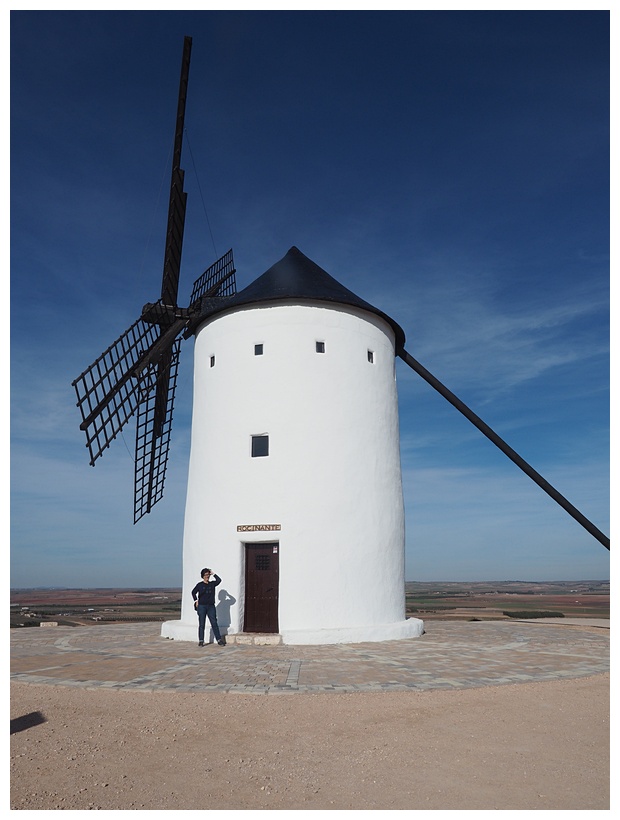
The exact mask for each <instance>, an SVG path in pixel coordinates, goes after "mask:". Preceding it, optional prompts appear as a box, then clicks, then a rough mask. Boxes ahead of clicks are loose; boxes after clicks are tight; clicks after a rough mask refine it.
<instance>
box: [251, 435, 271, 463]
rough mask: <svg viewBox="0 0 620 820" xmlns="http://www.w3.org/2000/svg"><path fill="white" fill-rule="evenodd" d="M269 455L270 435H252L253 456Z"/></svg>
mask: <svg viewBox="0 0 620 820" xmlns="http://www.w3.org/2000/svg"><path fill="white" fill-rule="evenodd" d="M268 455H269V436H252V458H259V457H261V456H268Z"/></svg>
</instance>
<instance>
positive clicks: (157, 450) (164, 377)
mask: <svg viewBox="0 0 620 820" xmlns="http://www.w3.org/2000/svg"><path fill="white" fill-rule="evenodd" d="M191 51H192V39H191V37H186V38H185V40H184V43H183V58H182V62H181V79H180V81H179V97H178V102H177V118H176V125H175V131H174V152H173V155H172V178H171V180H170V200H169V204H168V227H167V230H166V246H165V251H164V271H163V275H162V283H161V304H162V305H163V307H164V309H165V308H173V309H174V308H176V306H177V296H178V292H179V276H180V272H181V253H182V250H183V233H184V231H185V210H186V204H187V194H186V193H185V191H184V190H183V184H184V180H185V172H184V171H183V170H182V168H181V153H182V150H183V129H184V127H185V104H186V100H187V84H188V80H189V62H190V56H191ZM171 313H172V314H173V315H174V312H173V311H171ZM172 318H173V317H172V316H171V317H170V319H167V318H166V317H165V316H162V317H161V318H160V319H159V321H160V338H161V339H162V341H163V339H164V338H166V339H167V338H169V336H170V335H172V334H170V333H169V328H167V327H166V325H167V324H173V323H172ZM177 335H178V334H174V338H176V336H177ZM173 343H174V340H173ZM178 364H179V346H178V345H176V346H175V348H174V352H173V349H172V348H170V347H166V349H164V350H163V351H162V354H161V357H160V359H159V361H158V362H157V364H152V365H150V366H149V368H148V369H147V372H146V373H145V372H144V371H143V373H142V374H141V377H140V386H139V389H138V391H137V392H138V399H139V403H138V423H137V425H136V450H135V453H136V460H135V471H136V472H135V483H134V523H136V521H138V520H139V519H140V518H141V517H142V515H144V514H145V513H148V512H150V511H151V509H152V507H153V505H154V504H156V503H157V501H158V500H159V499H160V498H161V496H162V493H163V482H164V477H165V474H166V465H167V460H168V450H169V447H170V425H171V423H172V408H173V405H174V393H175V389H176V373H177V369H178ZM153 378H154V379H155V384H154V387H155V395H154V396H151V392H152V387H153V384H152V381H153Z"/></svg>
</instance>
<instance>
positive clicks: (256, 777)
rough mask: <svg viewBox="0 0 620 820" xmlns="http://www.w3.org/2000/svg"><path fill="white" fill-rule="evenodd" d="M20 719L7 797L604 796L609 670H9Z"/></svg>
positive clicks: (374, 803) (245, 802)
mask: <svg viewBox="0 0 620 820" xmlns="http://www.w3.org/2000/svg"><path fill="white" fill-rule="evenodd" d="M37 713H39V714H37ZM11 731H12V735H11V808H12V809H25V810H54V809H66V810H82V809H104V810H106V809H107V810H111V809H117V810H118V809H121V810H123V809H130V810H131V809H133V810H136V809H146V810H151V809H160V810H162V809H163V810H173V809H207V808H208V809H211V810H213V809H225V810H234V809H238V810H239V809H242V810H278V809H331V810H345V809H349V810H350V809H358V810H359V809H366V810H381V809H388V810H394V809H398V810H402V809H417V810H420V809H444V810H455V809H458V810H463V809H482V810H484V809H487V810H493V809H499V810H507V809H511V810H517V809H521V810H527V809H556V810H557V809H563V810H571V809H603V810H604V809H608V808H609V676H608V675H600V676H595V677H590V678H580V679H576V680H557V681H549V682H542V683H524V684H517V685H507V686H495V687H484V688H479V689H462V690H457V691H443V690H429V691H422V692H386V693H377V694H371V693H368V694H366V693H364V694H342V695H336V694H300V693H296V694H285V695H234V694H230V693H229V694H222V693H204V694H201V693H195V694H194V693H191V694H188V693H179V694H177V693H174V692H158V693H148V692H136V691H133V692H129V691H118V690H116V691H111V690H106V689H102V688H99V689H91V690H86V689H74V688H71V687H61V686H47V685H45V686H44V685H41V686H39V685H30V684H20V683H16V684H13V685H12V687H11Z"/></svg>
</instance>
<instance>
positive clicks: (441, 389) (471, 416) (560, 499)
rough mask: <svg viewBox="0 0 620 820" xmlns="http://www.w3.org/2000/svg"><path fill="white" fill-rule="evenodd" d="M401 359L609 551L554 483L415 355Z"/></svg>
mask: <svg viewBox="0 0 620 820" xmlns="http://www.w3.org/2000/svg"><path fill="white" fill-rule="evenodd" d="M398 356H400V358H401V359H402V360H403V361H404V362H405V363H406V364H408V365H409V367H411V368H412V370H415V372H416V373H417V374H418V375H419V376H422V378H423V379H424V381H426V382H428V384H430V385H431V387H434V388H435V390H437V392H438V393H441V395H442V396H443V397H444V398H445V399H447V400H448V401H449V402H450V404H451V405H452V406H453V407H456V409H457V410H458V411H459V412H460V413H462V414H463V415H464V416H465V418H466V419H468V420H469V421H471V423H472V424H473V425H474V426H475V427H477V428H478V430H480V432H481V433H483V434H484V435H485V436H486V437H487V438H488V439H490V441H492V442H493V444H495V446H496V447H499V449H500V450H501V451H502V452H503V453H504V454H505V455H507V456H508V458H509V459H510V460H511V461H513V462H514V463H515V464H516V465H517V467H520V468H521V469H522V470H523V472H524V473H525V474H526V475H528V476H529V477H530V478H531V479H532V481H534V482H536V484H538V486H539V487H540V488H541V489H543V490H544V491H545V492H546V493H547V495H549V496H551V498H553V500H554V501H556V502H557V503H558V504H559V505H560V507H563V508H564V509H565V510H566V512H567V513H568V514H569V515H571V516H572V517H573V518H574V519H575V521H578V522H579V523H580V524H581V526H582V527H584V528H585V529H586V530H587V531H588V532H589V533H590V535H593V536H594V537H595V538H596V540H597V541H599V542H600V543H601V544H602V545H603V546H604V547H605V549H609V548H610V544H609V538H608V537H607V536H606V535H605V534H604V533H603V532H601V531H600V530H599V528H598V527H596V526H595V525H594V524H593V523H592V522H591V521H589V520H588V519H587V518H586V517H585V515H583V514H582V513H580V512H579V510H578V509H577V508H576V507H575V506H573V504H571V503H570V501H568V500H567V499H566V498H564V496H563V495H562V494H561V493H559V492H558V491H557V490H556V489H555V487H552V486H551V484H549V482H548V481H546V480H545V479H544V478H543V477H542V476H541V475H540V473H538V472H536V470H535V469H534V468H533V467H532V466H531V465H529V464H528V463H527V461H525V460H524V459H522V458H521V456H520V455H519V454H518V453H516V452H515V451H514V450H513V449H512V447H510V446H509V445H508V444H506V442H505V441H504V440H503V439H502V438H500V436H498V435H497V433H496V432H495V431H493V430H492V429H491V428H490V427H489V425H488V424H485V422H484V421H482V419H481V418H480V417H479V416H477V415H476V414H475V413H474V412H473V410H470V409H469V407H468V406H467V405H466V404H464V403H463V402H462V401H461V400H460V399H459V398H458V397H457V396H455V395H454V393H452V391H450V390H448V388H447V387H446V386H445V385H443V384H442V383H441V382H440V381H439V380H438V379H436V378H435V376H433V374H432V373H429V371H428V370H427V369H426V368H425V367H424V366H423V365H421V364H420V362H418V361H417V360H416V359H414V358H413V356H411V355H410V354H409V353H407V351H406V350H405V349H404V348H402V349H401V350H399V351H398Z"/></svg>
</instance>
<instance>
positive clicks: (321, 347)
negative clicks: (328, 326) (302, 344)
mask: <svg viewBox="0 0 620 820" xmlns="http://www.w3.org/2000/svg"><path fill="white" fill-rule="evenodd" d="M316 352H317V353H325V342H317V343H316Z"/></svg>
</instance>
